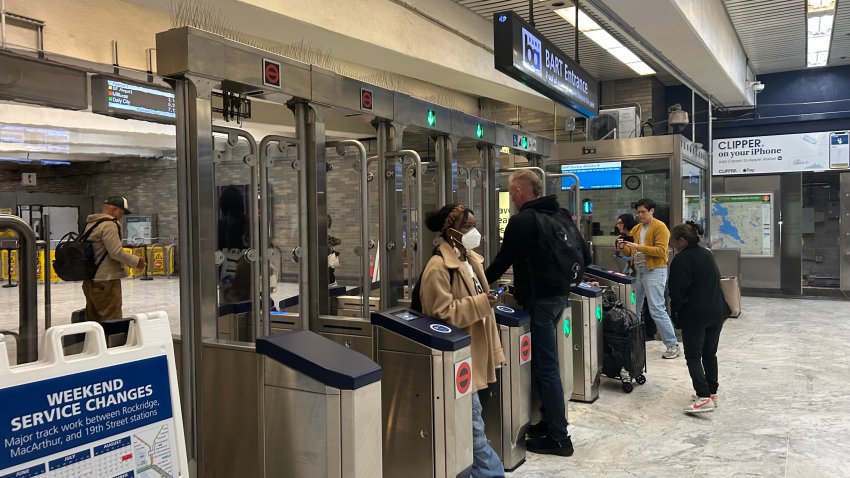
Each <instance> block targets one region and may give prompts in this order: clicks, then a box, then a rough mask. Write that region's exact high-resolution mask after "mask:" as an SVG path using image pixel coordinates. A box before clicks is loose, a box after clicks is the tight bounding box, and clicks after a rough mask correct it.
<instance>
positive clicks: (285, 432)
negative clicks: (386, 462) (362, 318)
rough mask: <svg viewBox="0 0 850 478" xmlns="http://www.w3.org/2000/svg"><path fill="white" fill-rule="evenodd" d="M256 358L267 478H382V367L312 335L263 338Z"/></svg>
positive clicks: (293, 334)
mask: <svg viewBox="0 0 850 478" xmlns="http://www.w3.org/2000/svg"><path fill="white" fill-rule="evenodd" d="M257 353H258V354H261V355H263V359H262V363H263V364H262V373H263V377H264V378H263V392H262V398H261V400H262V404H263V406H262V417H263V421H262V423H263V425H262V427H263V436H264V440H265V448H266V453H265V476H269V477H272V476H310V477H317V478H320V477H327V478H331V477H333V478H342V477H345V478H376V477H378V478H379V477H381V476H382V471H381V447H380V443H381V425H380V423H381V422H380V416H381V402H380V400H379V398H380V396H381V367H379V366H378V365H377V364H376V363H375V362H373V361H371V360H369V359H368V358H366V357H364V356H363V355H361V354H358V353H356V352H354V351H352V350H349V349H347V348H345V347H342V346H340V345H339V344H336V343H334V342H332V341H330V340H327V339H324V338H322V337H321V336H319V335H318V334H316V333H313V332H310V331H307V330H299V331H293V332H287V333H282V334H277V335H273V336H269V337H261V338H259V339H257ZM388 476H389V475H388Z"/></svg>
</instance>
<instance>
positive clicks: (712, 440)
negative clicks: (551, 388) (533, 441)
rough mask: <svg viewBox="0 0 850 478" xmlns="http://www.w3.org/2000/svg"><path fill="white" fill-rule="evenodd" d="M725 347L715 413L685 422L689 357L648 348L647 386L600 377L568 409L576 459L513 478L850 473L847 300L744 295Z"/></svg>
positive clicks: (810, 477)
mask: <svg viewBox="0 0 850 478" xmlns="http://www.w3.org/2000/svg"><path fill="white" fill-rule="evenodd" d="M743 307H744V312H743V314H742V315H741V318H740V319H730V320H728V321H727V322H726V324H725V326H724V329H723V333H722V336H721V338H720V350H719V352H718V360H719V364H720V390H719V393H720V400H721V403H720V407H719V408H718V409H717V410H715V411H714V412H711V413H706V414H702V415H698V416H688V415H685V414H684V413H682V408H683V407H685V406H686V405H687V404H688V403H689V400H690V399H689V396H690V394H691V393H692V387H691V382H690V378H689V376H688V372H687V368H686V366H685V360H684V357H679V358H677V359H674V360H662V359H661V353H662V352H663V351H664V347H663V345H662V344H661V342H658V341H656V342H648V343H647V354H648V356H647V362H648V363H647V366H648V368H649V371H648V372H647V375H646V377H647V382H646V384H645V385H642V386H637V387H636V388H635V391H634V392H632V393H631V394H625V393H623V392H622V391H621V390H620V387H619V386H618V385H617V383H616V382H614V381H610V380H606V379H603V383H602V388H601V393H600V398H599V400H597V401H596V403H593V404H590V405H587V404H581V403H570V404H569V419H570V426H571V433H572V436H573V443H574V445H575V448H576V452H575V455H573V456H572V457H571V458H561V457H552V456H544V455H533V454H530V455H529V459H528V461H527V462H526V463H525V464H524V465H523V466H521V467H520V468H518V469H517V470H516V471H515V472H514V473H511V474H509V475H508V476H510V477H513V478H518V477H523V478H537V477H539V478H544V477H545V478H553V477H605V478H608V477H631V476H635V477H638V476H639V477H708V476H712V477H735V476H764V477H805V478H814V477H819V478H820V477H847V476H850V451H848V450H850V434H848V433H847V430H848V429H850V386H848V382H847V378H848V377H850V353H848V345H847V344H850V312H848V302H846V301H828V300H797V299H762V298H752V297H744V304H743Z"/></svg>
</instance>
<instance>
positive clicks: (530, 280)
mask: <svg viewBox="0 0 850 478" xmlns="http://www.w3.org/2000/svg"><path fill="white" fill-rule="evenodd" d="M508 190H509V191H510V195H511V201H512V202H513V203H514V205H515V206H516V207H517V208H519V213H518V214H516V215H514V216H511V218H510V220H508V225H507V227H506V228H505V235H504V238H503V239H502V247H501V249H500V250H499V253H498V255H496V258H495V259H494V260H493V263H492V264H490V267H488V268H487V272H486V274H487V281H488V282H490V283H493V282H495V281H496V280H498V279H499V278H500V277H501V276H502V274H504V273H505V271H506V270H507V269H508V267H511V266H513V272H514V296H515V297H516V299H517V301H518V302H519V303H520V304H522V306H523V308H524V309H525V311H526V312H528V313H529V315H531V349H532V350H531V370H532V373H533V375H534V379H535V380H536V382H537V385H538V390H539V392H540V401H541V403H542V405H543V421H541V422H540V423H539V424H535V425H532V426H531V427H530V428H529V431H528V437H529V439H528V440H527V441H526V447H527V449H528V450H529V451H532V452H534V453H545V454H554V455H561V456H571V455H572V454H573V444H572V440H571V439H570V435H569V432H568V431H567V418H566V407H565V404H564V388H563V384H562V383H561V374H560V370H559V364H558V346H557V342H556V327H557V324H558V321H559V319H560V318H561V315H562V314H563V313H564V310H565V309H566V308H567V305H568V304H569V290H568V289H567V290H564V288H563V286H558V285H557V284H554V283H552V282H551V281H547V280H541V278H542V277H546V276H550V274H549V273H558V272H561V271H552V270H551V269H552V268H553V267H555V266H556V264H553V263H552V261H551V260H549V259H548V257H547V254H545V253H543V252H541V251H540V247H539V244H538V227H537V219H536V218H535V214H539V213H544V214H545V213H553V212H557V211H558V210H559V209H560V207H559V206H558V200H557V199H556V198H555V196H545V197H540V195H541V193H542V190H543V183H542V181H541V180H540V177H539V176H537V175H536V174H535V173H533V172H531V171H529V170H519V171H517V172H515V173H514V174H512V175H511V177H510V181H509V182H508ZM567 217H568V215H567ZM567 220H568V219H567ZM582 253H583V254H584V256H585V265H587V263H589V262H590V257H589V251H588V250H587V248H586V247H585V249H584V250H583V251H582ZM563 273H567V271H563Z"/></svg>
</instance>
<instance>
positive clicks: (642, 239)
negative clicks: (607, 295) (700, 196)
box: [617, 198, 679, 359]
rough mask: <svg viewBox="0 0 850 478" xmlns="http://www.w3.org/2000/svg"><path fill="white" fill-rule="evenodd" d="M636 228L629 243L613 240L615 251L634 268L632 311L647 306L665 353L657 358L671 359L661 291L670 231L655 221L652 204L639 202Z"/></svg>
mask: <svg viewBox="0 0 850 478" xmlns="http://www.w3.org/2000/svg"><path fill="white" fill-rule="evenodd" d="M635 211H637V216H638V224H637V225H636V226H635V227H634V228H632V231H631V236H632V241H633V242H629V241H626V240H624V239H622V238H620V239H617V248H619V249H622V251H623V252H622V254H623V255H624V256H629V257H632V263H633V264H634V268H635V283H634V288H635V299H636V301H637V302H636V303H635V308H636V309H635V310H643V299H644V297H645V298H646V301H647V302H648V303H649V313H650V315H651V316H652V320H654V321H655V325H656V327H658V333H660V334H661V341H662V342H664V345H666V346H667V351H665V352H664V354H662V355H661V356H662V357H663V358H666V359H674V358H676V357H678V356H679V342H678V340H677V339H676V331H675V330H673V322H671V321H670V316H669V315H668V314H667V307H666V306H665V303H664V290H665V289H666V288H667V248H668V247H669V245H670V230H669V229H667V226H666V225H665V224H664V223H663V222H661V221H659V220H658V219H655V201H653V200H652V199H649V198H643V199H641V200H640V201H638V202H637V203H636V204H635Z"/></svg>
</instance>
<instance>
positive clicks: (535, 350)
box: [524, 297, 570, 442]
mask: <svg viewBox="0 0 850 478" xmlns="http://www.w3.org/2000/svg"><path fill="white" fill-rule="evenodd" d="M569 303H570V301H569V299H568V298H567V297H546V298H543V299H536V300H534V301H531V302H529V303H527V304H525V306H524V309H525V311H526V312H528V313H529V315H531V374H532V376H533V377H534V380H535V381H536V382H537V390H538V392H539V393H540V403H541V404H542V409H541V412H542V415H543V421H544V422H546V424H547V425H548V426H549V437H550V438H552V439H553V440H555V441H558V442H561V441H563V440H566V439H567V437H568V436H569V435H570V434H569V432H567V412H566V405H565V404H564V387H563V384H562V383H561V369H560V365H559V362H558V343H557V342H556V337H557V335H556V334H557V333H558V330H557V327H558V320H559V319H560V318H561V314H563V312H564V309H566V308H567V306H568V305H569Z"/></svg>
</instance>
